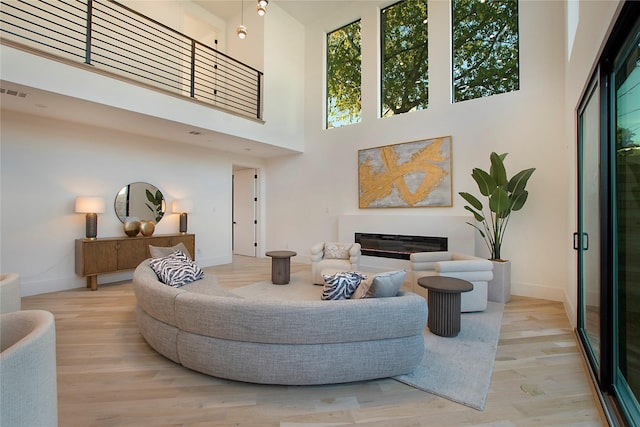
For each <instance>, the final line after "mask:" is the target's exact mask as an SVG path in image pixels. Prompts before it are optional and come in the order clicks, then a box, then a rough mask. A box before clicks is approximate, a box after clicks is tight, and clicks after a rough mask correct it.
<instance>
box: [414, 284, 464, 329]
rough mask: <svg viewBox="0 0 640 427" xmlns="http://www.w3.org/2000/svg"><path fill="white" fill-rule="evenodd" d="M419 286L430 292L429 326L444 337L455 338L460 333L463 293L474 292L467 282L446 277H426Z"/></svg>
mask: <svg viewBox="0 0 640 427" xmlns="http://www.w3.org/2000/svg"><path fill="white" fill-rule="evenodd" d="M418 285H420V286H421V287H423V288H425V289H426V290H427V292H428V295H427V305H428V308H429V313H428V314H427V326H429V330H430V331H431V332H433V333H434V334H436V335H440V336H442V337H455V336H457V335H458V334H459V333H460V300H461V294H462V292H469V291H472V290H473V285H472V284H471V283H469V282H467V281H466V280H462V279H456V278H453V277H446V276H426V277H421V278H419V279H418Z"/></svg>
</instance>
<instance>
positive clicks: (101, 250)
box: [82, 240, 118, 276]
mask: <svg viewBox="0 0 640 427" xmlns="http://www.w3.org/2000/svg"><path fill="white" fill-rule="evenodd" d="M116 245H117V242H115V241H98V240H94V241H84V242H82V252H83V256H82V258H83V275H85V276H88V275H94V274H99V273H107V272H111V271H114V270H116V269H117V267H118V265H117V260H116V254H117V252H118V249H117V247H116Z"/></svg>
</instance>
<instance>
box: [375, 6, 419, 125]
mask: <svg viewBox="0 0 640 427" xmlns="http://www.w3.org/2000/svg"><path fill="white" fill-rule="evenodd" d="M380 29H381V33H382V34H381V37H382V40H381V43H382V46H381V49H380V51H381V53H382V84H381V88H382V96H381V100H382V102H381V112H380V115H381V116H382V117H387V116H393V115H395V114H402V113H406V112H408V111H415V110H422V109H425V108H427V106H428V104H429V76H428V71H429V49H428V37H427V0H404V1H401V2H399V3H395V4H393V5H391V6H389V7H387V8H384V9H382V11H381V14H380Z"/></svg>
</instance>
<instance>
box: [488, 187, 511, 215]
mask: <svg viewBox="0 0 640 427" xmlns="http://www.w3.org/2000/svg"><path fill="white" fill-rule="evenodd" d="M509 204H510V203H509V193H507V190H505V189H504V188H501V187H497V188H496V189H495V190H494V191H493V193H491V196H490V197H489V209H491V212H494V213H495V214H496V215H498V216H499V217H501V218H503V217H505V214H508V213H509Z"/></svg>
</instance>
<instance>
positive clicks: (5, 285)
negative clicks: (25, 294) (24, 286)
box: [0, 273, 22, 314]
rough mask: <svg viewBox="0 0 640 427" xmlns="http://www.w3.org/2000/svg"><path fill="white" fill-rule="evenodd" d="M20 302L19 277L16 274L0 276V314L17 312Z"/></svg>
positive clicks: (20, 306)
mask: <svg viewBox="0 0 640 427" xmlns="http://www.w3.org/2000/svg"><path fill="white" fill-rule="evenodd" d="M21 301H22V299H21V297H20V276H19V275H18V274H17V273H2V274H0V314H2V313H10V312H12V311H19V310H20V309H21V308H22V302H21Z"/></svg>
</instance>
